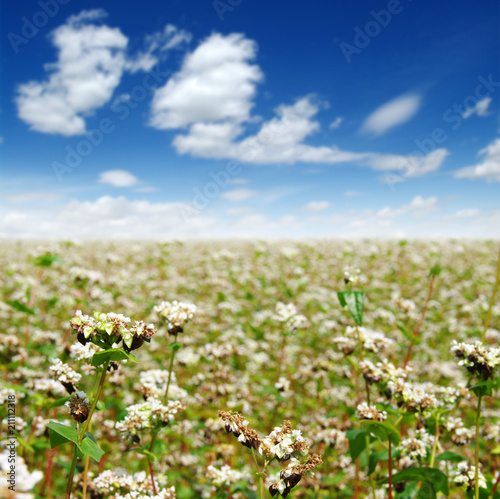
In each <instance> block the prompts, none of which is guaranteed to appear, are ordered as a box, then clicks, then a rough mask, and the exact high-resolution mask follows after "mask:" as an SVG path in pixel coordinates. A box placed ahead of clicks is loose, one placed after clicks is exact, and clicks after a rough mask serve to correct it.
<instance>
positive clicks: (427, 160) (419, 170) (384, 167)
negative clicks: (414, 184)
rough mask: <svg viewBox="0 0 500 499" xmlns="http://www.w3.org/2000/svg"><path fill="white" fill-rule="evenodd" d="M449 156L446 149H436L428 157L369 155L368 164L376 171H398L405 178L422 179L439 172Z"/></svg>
mask: <svg viewBox="0 0 500 499" xmlns="http://www.w3.org/2000/svg"><path fill="white" fill-rule="evenodd" d="M448 154H449V152H448V151H447V150H446V149H436V150H435V151H432V152H430V153H429V154H427V155H426V156H423V155H422V156H417V155H413V156H402V155H396V154H368V155H367V156H368V158H367V161H366V163H367V164H368V165H369V166H371V167H372V168H374V169H375V170H381V171H398V172H399V173H400V174H401V175H402V176H404V177H420V176H422V175H425V174H427V173H430V172H433V171H435V170H437V169H438V168H439V167H440V166H441V165H442V164H443V161H444V160H445V158H446V157H447V156H448Z"/></svg>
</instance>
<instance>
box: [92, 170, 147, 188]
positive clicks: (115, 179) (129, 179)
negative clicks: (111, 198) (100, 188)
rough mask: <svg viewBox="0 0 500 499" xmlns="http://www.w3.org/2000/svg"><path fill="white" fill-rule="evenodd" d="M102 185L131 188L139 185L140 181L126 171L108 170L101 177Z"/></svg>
mask: <svg viewBox="0 0 500 499" xmlns="http://www.w3.org/2000/svg"><path fill="white" fill-rule="evenodd" d="M99 182H100V183H101V184H109V185H112V186H113V187H131V186H132V185H136V184H138V183H139V179H138V178H137V177H135V176H134V175H132V174H131V173H130V172H128V171H126V170H108V171H105V172H102V173H101V174H100V175H99Z"/></svg>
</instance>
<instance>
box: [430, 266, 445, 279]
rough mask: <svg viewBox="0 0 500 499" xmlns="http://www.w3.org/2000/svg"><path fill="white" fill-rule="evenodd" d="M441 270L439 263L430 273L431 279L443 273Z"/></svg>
mask: <svg viewBox="0 0 500 499" xmlns="http://www.w3.org/2000/svg"><path fill="white" fill-rule="evenodd" d="M441 270H442V269H441V265H439V263H438V264H437V265H434V267H432V268H431V270H430V272H429V277H433V276H436V277H437V276H438V275H439V274H440V273H441Z"/></svg>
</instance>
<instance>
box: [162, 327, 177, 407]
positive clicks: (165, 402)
mask: <svg viewBox="0 0 500 499" xmlns="http://www.w3.org/2000/svg"><path fill="white" fill-rule="evenodd" d="M175 338H176V341H177V336H176V337H175ZM175 352H176V349H175V348H173V347H172V355H171V356H170V365H169V367H168V379H167V388H166V390H165V396H164V397H163V405H166V404H167V399H168V389H169V388H170V380H171V379H172V369H173V367H174V358H175Z"/></svg>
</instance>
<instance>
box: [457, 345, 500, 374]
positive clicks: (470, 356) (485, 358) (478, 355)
mask: <svg viewBox="0 0 500 499" xmlns="http://www.w3.org/2000/svg"><path fill="white" fill-rule="evenodd" d="M451 353H453V354H454V355H455V357H456V358H457V359H460V360H459V362H458V364H459V365H460V366H465V367H466V368H467V370H468V371H469V372H470V373H472V374H474V375H475V376H477V377H478V378H479V379H481V380H487V379H489V378H491V376H492V374H493V369H494V368H495V367H496V366H497V365H498V364H500V348H496V347H485V346H483V344H482V343H481V342H480V341H476V342H474V343H458V342H457V341H456V340H453V341H452V342H451Z"/></svg>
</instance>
